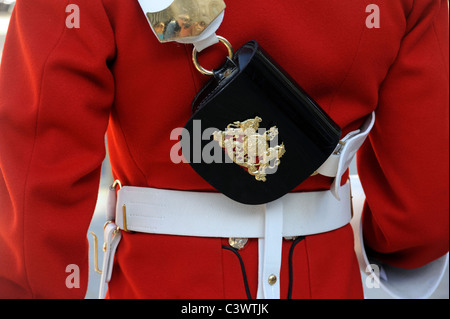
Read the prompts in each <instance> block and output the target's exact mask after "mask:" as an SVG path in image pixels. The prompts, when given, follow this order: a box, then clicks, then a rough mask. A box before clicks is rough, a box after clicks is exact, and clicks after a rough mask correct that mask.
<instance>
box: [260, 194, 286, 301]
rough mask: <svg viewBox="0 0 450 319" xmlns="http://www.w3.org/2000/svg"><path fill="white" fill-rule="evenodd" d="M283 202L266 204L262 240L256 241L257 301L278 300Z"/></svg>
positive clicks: (277, 201) (276, 201)
mask: <svg viewBox="0 0 450 319" xmlns="http://www.w3.org/2000/svg"><path fill="white" fill-rule="evenodd" d="M282 244H283V202H282V201H281V200H280V199H278V200H275V201H273V202H271V203H268V204H266V210H265V233H264V238H259V240H258V253H259V257H258V276H259V281H258V292H257V298H258V299H280V268H281V249H282Z"/></svg>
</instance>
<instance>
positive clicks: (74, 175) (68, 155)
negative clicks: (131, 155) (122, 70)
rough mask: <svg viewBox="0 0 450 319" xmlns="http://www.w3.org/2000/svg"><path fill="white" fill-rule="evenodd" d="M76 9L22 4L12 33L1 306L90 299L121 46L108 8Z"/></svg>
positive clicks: (5, 69)
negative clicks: (114, 67) (114, 71)
mask: <svg viewBox="0 0 450 319" xmlns="http://www.w3.org/2000/svg"><path fill="white" fill-rule="evenodd" d="M76 3H77V5H78V9H79V11H78V10H75V11H74V10H73V9H72V8H71V7H69V8H68V10H67V11H68V12H66V8H67V6H68V5H69V1H61V0H33V1H18V2H17V5H16V7H15V10H14V12H13V15H12V19H11V23H10V26H9V31H8V32H9V33H8V35H7V38H6V43H5V47H4V53H3V60H2V63H1V67H0V130H1V134H0V203H1V208H0V224H1V225H2V227H1V230H0V298H68V297H69V298H74V297H84V295H85V291H86V287H87V278H88V268H87V267H88V253H87V248H88V243H87V239H86V233H87V229H88V227H89V223H90V220H91V217H92V213H93V211H94V207H95V204H96V198H97V194H98V185H99V178H100V168H101V163H102V160H103V159H104V157H105V147H104V135H105V131H106V128H107V124H108V118H109V112H110V106H111V104H112V101H113V95H114V81H113V77H112V75H111V72H110V70H109V68H108V61H110V60H111V59H112V58H113V57H114V54H115V44H114V37H113V32H112V29H111V26H110V23H109V20H108V18H107V16H106V14H105V11H104V9H103V6H102V2H101V1H100V0H89V1H87V0H86V1H84V0H80V1H77V2H76ZM78 13H79V16H76V15H77V14H78ZM78 18H79V22H80V25H79V28H77V27H76V26H77V25H76V24H74V23H73V22H76V21H74V20H73V19H78ZM66 20H67V21H66ZM66 22H67V23H66ZM74 26H75V27H74ZM69 265H75V267H78V269H79V274H80V288H70V287H68V286H66V279H67V277H68V276H69V275H71V274H74V275H76V273H75V271H73V269H76V268H74V267H73V266H72V267H69V268H67V266H69ZM66 268H67V269H68V270H69V271H68V272H66ZM75 281H76V278H74V279H73V281H71V282H72V283H75ZM69 286H70V285H69Z"/></svg>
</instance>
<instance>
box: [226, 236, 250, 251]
mask: <svg viewBox="0 0 450 319" xmlns="http://www.w3.org/2000/svg"><path fill="white" fill-rule="evenodd" d="M247 242H248V239H247V238H234V237H231V238H228V243H229V244H230V246H231V247H233V248H235V249H242V248H244V247H245V244H247Z"/></svg>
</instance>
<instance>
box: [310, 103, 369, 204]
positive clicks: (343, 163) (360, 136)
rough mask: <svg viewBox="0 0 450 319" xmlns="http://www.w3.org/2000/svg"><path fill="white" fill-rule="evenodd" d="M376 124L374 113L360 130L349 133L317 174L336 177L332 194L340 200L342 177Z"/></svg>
mask: <svg viewBox="0 0 450 319" xmlns="http://www.w3.org/2000/svg"><path fill="white" fill-rule="evenodd" d="M374 123H375V113H374V112H372V114H370V115H369V116H368V118H367V120H366V121H365V122H364V124H363V125H362V126H361V128H360V129H359V130H356V131H353V132H350V133H348V134H347V135H346V136H345V137H344V138H343V139H342V140H341V141H340V142H339V144H338V146H337V147H336V149H335V151H334V152H333V154H331V156H330V157H329V158H328V159H327V160H326V161H325V163H323V164H322V166H320V167H319V169H318V170H317V173H319V174H321V175H325V176H329V177H335V179H334V182H333V184H332V185H331V192H332V193H333V195H334V196H335V197H336V198H337V199H339V197H340V194H339V189H340V184H341V178H342V175H344V173H345V171H346V170H347V168H348V167H349V165H350V163H351V162H352V160H353V158H354V157H355V155H356V152H357V151H358V149H359V148H360V147H361V145H362V144H363V143H364V141H365V140H366V138H367V136H368V135H369V132H370V130H371V129H372V127H373V125H374Z"/></svg>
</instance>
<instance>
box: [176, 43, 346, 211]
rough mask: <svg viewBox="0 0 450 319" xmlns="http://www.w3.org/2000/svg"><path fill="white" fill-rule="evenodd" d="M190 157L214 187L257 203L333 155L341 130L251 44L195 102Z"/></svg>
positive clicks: (184, 143) (186, 139) (184, 144)
mask: <svg viewBox="0 0 450 319" xmlns="http://www.w3.org/2000/svg"><path fill="white" fill-rule="evenodd" d="M192 111H193V115H192V117H191V118H190V119H189V121H188V122H187V123H186V125H185V129H186V130H187V132H189V134H185V135H183V136H182V138H181V148H182V152H183V155H184V157H185V158H186V160H187V161H188V162H189V164H190V165H191V166H192V168H193V169H194V170H195V171H196V172H197V173H198V174H199V175H200V176H201V177H202V178H203V179H205V180H206V181H207V182H208V183H209V184H210V185H212V186H213V187H214V188H215V189H217V190H218V191H219V192H221V193H223V194H224V195H226V196H228V197H229V198H231V199H233V200H235V201H237V202H240V203H243V204H250V205H257V204H264V203H268V202H271V201H273V200H276V199H278V198H280V197H282V196H283V195H285V194H286V193H288V192H290V191H292V190H293V189H294V188H295V187H297V186H298V185H299V184H301V183H302V182H303V181H305V180H306V179H307V178H308V177H309V176H311V174H313V173H314V171H315V170H317V169H318V168H319V167H320V166H321V165H322V164H323V163H324V162H325V160H326V159H327V158H328V157H329V156H330V155H331V153H332V152H333V151H334V149H335V148H336V145H337V144H338V142H339V139H340V136H341V129H340V128H339V126H338V125H337V124H336V123H334V122H333V120H332V119H331V118H330V117H329V116H328V115H327V114H326V113H325V112H324V111H323V110H322V108H321V107H320V106H319V105H318V104H317V103H316V102H315V101H314V100H313V99H312V98H311V97H310V96H309V95H308V94H307V93H306V92H305V91H304V90H303V89H302V88H301V87H300V86H299V85H298V84H297V83H296V82H295V81H294V80H293V79H292V78H291V77H290V76H289V75H288V73H287V72H286V71H284V70H283V69H282V68H281V67H280V66H279V65H277V63H276V62H274V60H273V59H272V58H271V57H270V56H269V55H268V54H267V53H266V52H265V51H264V50H263V49H262V48H261V46H260V45H259V44H258V43H257V42H256V41H249V42H247V43H246V44H245V45H243V46H242V47H241V48H239V49H238V50H237V51H236V53H235V55H234V57H233V59H230V58H228V59H227V61H226V62H225V63H224V65H223V66H222V67H221V68H220V69H217V70H215V71H214V76H213V77H212V78H211V80H210V81H209V82H208V83H207V84H206V85H205V86H204V87H203V88H202V90H201V91H200V92H199V93H198V94H197V96H196V97H195V99H194V101H193V103H192Z"/></svg>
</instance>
